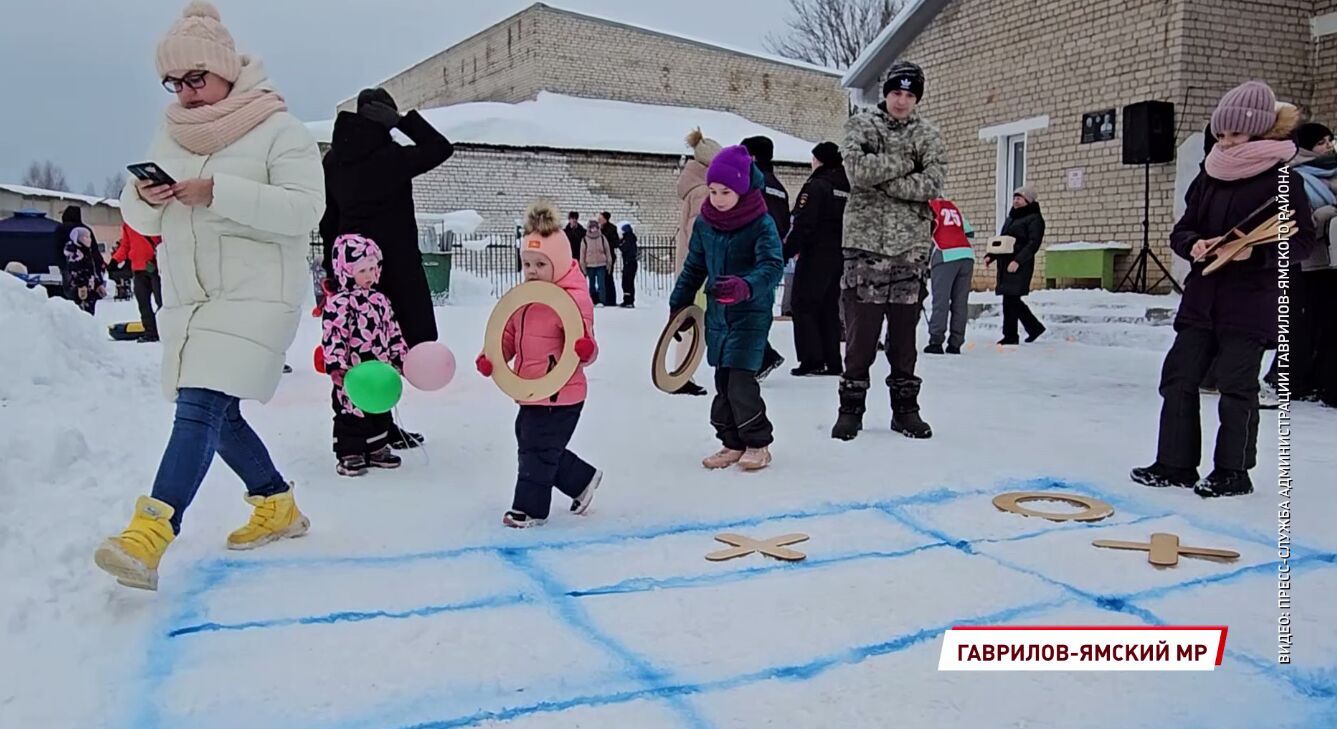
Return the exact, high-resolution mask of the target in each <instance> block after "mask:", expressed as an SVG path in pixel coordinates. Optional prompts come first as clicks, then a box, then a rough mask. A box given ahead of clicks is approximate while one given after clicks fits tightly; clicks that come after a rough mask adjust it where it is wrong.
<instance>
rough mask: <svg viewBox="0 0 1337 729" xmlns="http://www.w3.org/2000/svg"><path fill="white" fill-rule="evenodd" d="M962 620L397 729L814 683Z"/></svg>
mask: <svg viewBox="0 0 1337 729" xmlns="http://www.w3.org/2000/svg"><path fill="white" fill-rule="evenodd" d="M1068 602H1070V600H1069V599H1066V598H1065V599H1060V600H1050V601H1045V602H1039V603H1032V604H1030V605H1023V606H1021V607H1014V608H1008V609H1006V610H1000V611H998V612H996V613H992V614H990V615H986V616H982V617H981V618H979V620H981V621H984V622H993V623H997V622H1004V621H1008V620H1015V619H1017V618H1020V617H1024V616H1026V615H1030V614H1033V613H1041V612H1044V611H1045V610H1051V609H1054V608H1057V607H1061V606H1062V605H1064V604H1065V603H1068ZM960 622H961V621H956V622H952V623H945V624H943V625H939V626H935V627H932V628H925V629H922V630H915V631H911V632H909V633H904V634H902V635H898V636H894V637H892V638H891V639H889V640H886V641H881V642H878V643H869V644H865V645H860V646H855V647H853V648H848V649H845V650H841V651H838V652H835V653H831V654H828V655H825V656H820V657H818V658H815V659H812V660H809V661H805V662H803V663H793V664H784V665H778V666H773V667H770V668H763V669H761V670H758V671H753V672H750V673H745V674H741V675H738V676H733V677H730V678H725V679H719V680H715V681H705V682H699V683H679V684H665V685H662V686H658V687H654V688H646V689H642V690H638V691H622V692H616V693H607V694H590V695H586V696H578V697H574V698H571V699H565V700H562V701H543V702H535V703H533V704H528V705H525V706H516V707H510V708H506V709H502V710H498V711H480V712H477V713H475V714H470V715H468V716H459V717H453V718H450V719H443V720H440V721H429V722H423V723H420V724H413V725H411V726H405V727H399V728H398V729H460V727H468V726H474V725H477V724H480V723H483V722H487V721H510V720H514V719H520V718H524V717H527V716H533V715H535V714H552V713H560V712H563V711H568V710H570V709H575V708H585V707H600V706H612V705H617V704H626V703H630V702H633V701H638V700H642V699H660V700H664V699H671V698H681V697H687V696H696V695H702V694H708V693H717V692H721V691H731V690H733V689H738V688H742V687H745V686H749V685H751V684H755V683H761V682H763V681H800V682H801V681H810V680H812V679H814V678H817V677H818V676H820V675H822V674H824V673H826V672H828V671H830V670H832V669H835V668H840V667H842V666H849V665H854V664H858V663H862V662H864V661H866V660H868V659H870V658H876V657H878V656H885V655H891V654H893V653H899V652H900V651H903V650H906V649H908V648H912V647H914V646H916V645H919V644H921V643H924V642H926V641H929V640H933V639H934V638H936V637H937V636H939V635H941V634H942V633H944V632H946V631H947V629H948V628H951V627H952V626H953V625H958V624H960Z"/></svg>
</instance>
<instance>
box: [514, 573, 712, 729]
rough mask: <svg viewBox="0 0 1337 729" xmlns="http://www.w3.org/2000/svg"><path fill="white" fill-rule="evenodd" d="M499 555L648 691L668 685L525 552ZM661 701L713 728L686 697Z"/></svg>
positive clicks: (695, 726) (695, 725) (699, 728)
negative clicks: (597, 621) (627, 669)
mask: <svg viewBox="0 0 1337 729" xmlns="http://www.w3.org/2000/svg"><path fill="white" fill-rule="evenodd" d="M501 556H502V558H503V559H505V560H506V561H507V562H509V563H510V564H511V565H512V566H513V567H515V568H516V569H518V570H519V571H521V572H523V573H525V575H527V576H528V577H529V579H530V580H532V581H533V582H534V583H535V584H536V585H538V586H539V587H540V588H541V589H542V590H543V593H544V594H545V595H546V596H547V597H548V602H549V603H550V604H551V606H552V608H553V610H554V611H556V613H557V615H558V616H559V617H560V618H561V619H562V620H563V622H565V623H566V624H567V625H568V626H570V627H571V629H572V630H574V631H575V632H576V633H578V634H580V635H583V636H585V638H586V639H588V640H590V641H591V642H593V643H595V644H596V645H598V646H600V647H601V648H603V649H604V650H605V651H607V652H608V653H610V654H612V655H613V656H615V657H616V658H617V659H618V660H620V661H622V662H623V663H624V664H625V665H626V666H627V667H628V668H630V669H632V675H633V676H634V677H635V678H636V679H637V680H639V681H640V682H641V683H642V684H644V685H645V686H646V688H647V689H651V690H655V689H661V688H663V687H664V686H666V685H668V682H669V680H670V679H671V678H672V676H671V675H670V674H669V672H668V671H666V670H665V669H662V668H658V667H656V666H655V665H654V664H653V663H651V661H650V660H649V659H648V658H645V657H643V656H641V655H639V654H637V653H635V652H634V651H632V650H631V649H630V648H628V647H626V646H624V645H622V644H621V643H619V642H618V641H616V640H614V639H613V637H612V636H610V635H607V634H606V633H604V632H602V631H601V630H599V628H598V626H596V625H595V623H594V621H593V620H591V619H590V616H589V613H587V612H586V611H585V608H583V607H581V605H580V603H578V602H577V601H576V600H573V599H571V598H568V597H567V596H566V593H567V592H568V589H567V588H566V586H565V585H563V584H562V583H561V582H559V581H558V580H557V579H556V578H554V577H553V576H552V575H551V574H549V573H548V572H547V571H546V570H544V569H543V568H542V567H541V566H539V565H537V564H535V563H534V560H533V557H532V556H531V555H530V554H529V551H528V550H519V549H513V550H506V551H503V552H501ZM662 698H664V699H665V700H667V701H668V704H669V706H671V707H672V708H673V710H674V712H675V713H676V714H678V716H679V717H680V718H681V719H682V720H683V721H684V722H685V723H686V725H687V726H688V727H691V729H710V727H711V726H712V725H711V724H710V722H708V721H706V719H705V717H703V716H702V715H701V714H700V713H699V712H698V711H697V710H696V707H694V706H692V704H691V703H690V702H689V701H687V700H686V699H685V698H683V697H681V696H665V697H662Z"/></svg>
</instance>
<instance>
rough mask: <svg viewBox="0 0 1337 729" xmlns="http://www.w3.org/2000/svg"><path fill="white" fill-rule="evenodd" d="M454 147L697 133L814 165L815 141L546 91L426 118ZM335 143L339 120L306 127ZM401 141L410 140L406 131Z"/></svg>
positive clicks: (658, 148)
mask: <svg viewBox="0 0 1337 729" xmlns="http://www.w3.org/2000/svg"><path fill="white" fill-rule="evenodd" d="M421 113H422V115H423V117H425V118H426V119H427V121H428V122H430V123H431V124H432V126H434V127H436V129H437V131H439V132H441V133H442V134H444V135H446V137H448V138H449V139H450V140H451V141H452V142H456V143H464V144H492V145H498V146H504V147H547V148H552V149H583V150H601V151H607V152H633V153H641V154H673V155H678V154H686V153H687V152H688V151H690V150H689V149H688V148H687V146H686V144H685V143H684V142H683V137H685V136H686V135H687V133H688V132H689V131H691V130H692V129H693V128H695V127H701V131H702V132H703V133H705V135H706V136H707V137H710V138H712V139H716V140H718V141H719V142H720V143H721V144H733V143H735V142H737V141H738V140H740V139H743V138H745V137H753V136H758V135H763V136H767V137H770V138H771V139H772V140H774V141H775V159H776V160H778V161H781V162H797V163H803V164H806V163H807V162H808V161H809V160H811V159H812V145H813V143H812V142H810V141H807V140H804V139H799V138H798V137H795V136H792V135H789V134H785V133H784V132H781V131H779V130H776V129H771V128H770V127H766V126H763V125H761V124H757V123H756V122H753V121H751V120H749V119H746V118H744V117H741V116H739V115H737V114H730V113H729V112H725V111H714V110H710V109H693V108H689V107H681V106H657V105H654V104H633V103H630V102H626V101H609V100H606V99H584V98H579V97H575V96H565V95H563V94H554V93H551V92H548V91H540V92H539V95H538V98H537V99H534V100H532V101H522V102H520V103H518V104H506V103H501V102H493V101H477V102H471V103H467V104H455V105H453V106H443V107H441V108H438V109H426V110H423V111H422V112H421ZM306 126H307V128H308V129H310V130H311V133H312V134H313V135H315V137H316V139H317V140H318V141H321V142H324V143H329V141H330V140H331V138H332V137H333V133H334V120H333V119H328V120H325V121H318V122H311V123H309V124H307V125H306ZM395 135H396V138H398V139H399V140H400V141H401V142H407V141H409V140H408V138H407V137H404V136H403V135H401V134H400V133H399V132H395Z"/></svg>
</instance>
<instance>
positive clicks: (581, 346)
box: [576, 337, 594, 362]
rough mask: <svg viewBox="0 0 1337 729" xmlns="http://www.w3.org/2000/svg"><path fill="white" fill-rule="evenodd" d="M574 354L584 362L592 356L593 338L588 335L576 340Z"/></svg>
mask: <svg viewBox="0 0 1337 729" xmlns="http://www.w3.org/2000/svg"><path fill="white" fill-rule="evenodd" d="M576 356H577V357H579V358H580V361H581V362H586V361H588V360H589V358H590V357H593V356H594V340H593V339H590V338H589V337H581V338H580V339H577V340H576Z"/></svg>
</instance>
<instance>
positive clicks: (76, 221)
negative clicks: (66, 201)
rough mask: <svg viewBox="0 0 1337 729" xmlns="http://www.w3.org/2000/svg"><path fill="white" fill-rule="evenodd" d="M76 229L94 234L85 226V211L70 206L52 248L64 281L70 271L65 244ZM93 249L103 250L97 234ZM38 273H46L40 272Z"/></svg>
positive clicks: (62, 216)
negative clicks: (99, 244)
mask: <svg viewBox="0 0 1337 729" xmlns="http://www.w3.org/2000/svg"><path fill="white" fill-rule="evenodd" d="M75 228H88V232H89V233H93V229H92V228H91V227H89V226H87V225H84V213H83V210H82V209H81V208H80V207H79V206H78V205H69V206H66V208H65V210H64V211H63V212H62V213H61V214H60V226H59V227H57V228H56V232H55V238H54V239H53V240H52V244H53V245H52V248H51V256H52V260H54V261H55V262H56V267H57V268H59V269H60V273H61V278H62V279H64V277H65V273H66V271H67V269H68V266H67V265H66V262H65V244H66V243H69V242H70V233H72V232H74V229H75ZM93 249H94V250H101V248H100V247H99V246H98V242H97V234H96V233H93ZM38 273H46V272H45V271H38Z"/></svg>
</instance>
